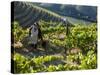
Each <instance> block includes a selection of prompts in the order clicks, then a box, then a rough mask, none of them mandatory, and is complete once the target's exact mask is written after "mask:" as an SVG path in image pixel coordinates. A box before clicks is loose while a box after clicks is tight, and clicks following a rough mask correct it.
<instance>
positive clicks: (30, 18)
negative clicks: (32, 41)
mask: <svg viewBox="0 0 100 75" xmlns="http://www.w3.org/2000/svg"><path fill="white" fill-rule="evenodd" d="M62 18H63V17H61V16H59V15H58V14H56V13H54V12H51V11H48V10H46V9H43V8H41V7H38V6H35V5H33V4H31V3H28V2H27V3H26V2H14V20H15V21H18V22H19V23H20V25H21V26H30V25H32V24H33V23H34V22H35V21H38V20H41V19H43V20H45V21H56V22H59V21H60V22H61V21H63V19H62Z"/></svg>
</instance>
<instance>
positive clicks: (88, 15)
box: [33, 3, 97, 22]
mask: <svg viewBox="0 0 100 75" xmlns="http://www.w3.org/2000/svg"><path fill="white" fill-rule="evenodd" d="M33 4H35V5H37V6H40V7H43V8H46V9H48V10H51V11H53V12H55V13H57V14H59V15H62V16H68V17H73V18H77V19H82V20H86V21H91V22H96V21H97V20H96V18H97V17H96V15H97V12H96V11H97V7H96V6H81V5H80V6H79V5H62V4H48V3H33Z"/></svg>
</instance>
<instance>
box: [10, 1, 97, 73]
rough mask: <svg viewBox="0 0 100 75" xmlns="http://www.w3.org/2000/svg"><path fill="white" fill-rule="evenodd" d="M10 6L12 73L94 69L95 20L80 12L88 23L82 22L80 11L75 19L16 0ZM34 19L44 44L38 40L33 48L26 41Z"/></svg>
mask: <svg viewBox="0 0 100 75" xmlns="http://www.w3.org/2000/svg"><path fill="white" fill-rule="evenodd" d="M12 7H14V8H13V9H14V10H13V9H12V12H13V14H14V15H12V17H13V21H12V26H11V27H12V29H11V34H12V39H11V40H12V41H13V42H12V44H11V46H12V47H13V48H14V49H12V50H13V52H14V54H13V53H12V61H14V73H37V72H54V71H68V70H87V69H96V68H97V23H94V22H96V21H97V20H96V19H95V21H93V22H89V17H88V16H84V15H83V18H84V19H85V20H86V18H88V21H87V22H89V23H86V21H83V20H82V16H81V15H80V14H77V15H79V16H80V18H81V19H80V20H78V19H76V18H73V17H70V16H69V17H68V16H63V15H59V14H57V13H55V12H53V11H50V10H48V9H45V8H42V7H39V5H36V4H35V3H34V4H32V3H30V2H18V1H16V2H14V3H13V4H12ZM66 7H67V6H66ZM61 10H62V9H61ZM55 11H56V10H55ZM57 11H58V10H57ZM72 11H73V10H72ZM70 13H71V12H70ZM73 15H75V16H77V15H76V14H73ZM35 22H38V23H39V26H40V29H41V32H42V37H43V42H45V46H42V45H41V40H40V39H39V40H38V45H37V49H33V48H32V47H31V46H30V40H29V37H30V36H29V27H30V26H31V25H33V24H34V23H35ZM76 22H77V24H76ZM81 22H83V23H81Z"/></svg>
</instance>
